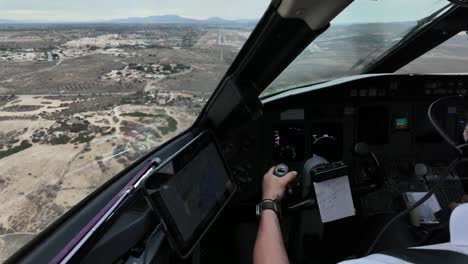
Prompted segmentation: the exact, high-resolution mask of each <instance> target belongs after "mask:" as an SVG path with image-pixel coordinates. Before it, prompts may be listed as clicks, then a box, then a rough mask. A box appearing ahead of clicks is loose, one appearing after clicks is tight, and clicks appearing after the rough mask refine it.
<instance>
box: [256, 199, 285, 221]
mask: <svg viewBox="0 0 468 264" xmlns="http://www.w3.org/2000/svg"><path fill="white" fill-rule="evenodd" d="M264 210H273V211H274V212H275V213H276V215H277V216H278V218H279V217H280V216H281V205H280V203H279V201H278V200H271V199H266V200H262V201H261V202H260V203H258V204H257V206H256V210H255V211H256V214H257V216H258V217H260V214H261V212H262V211H264Z"/></svg>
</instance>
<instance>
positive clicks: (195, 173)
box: [145, 132, 235, 256]
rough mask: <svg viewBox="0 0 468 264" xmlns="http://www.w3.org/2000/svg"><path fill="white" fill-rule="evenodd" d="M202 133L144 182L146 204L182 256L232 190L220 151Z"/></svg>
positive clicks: (189, 248) (233, 187) (206, 226)
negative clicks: (157, 215) (157, 217)
mask: <svg viewBox="0 0 468 264" xmlns="http://www.w3.org/2000/svg"><path fill="white" fill-rule="evenodd" d="M205 134H206V135H203V136H199V137H198V138H197V139H196V140H195V141H193V142H192V143H190V144H189V145H187V146H186V147H184V148H183V149H181V150H180V151H179V152H178V153H177V154H176V155H175V156H173V157H172V158H170V160H169V161H168V162H166V163H164V164H163V165H161V166H160V168H159V169H158V171H157V172H156V173H155V174H153V175H152V176H151V178H153V179H152V180H150V179H148V180H147V181H146V183H145V192H146V193H147V195H146V197H147V200H148V202H149V203H150V205H151V206H152V207H153V208H154V209H155V210H156V211H157V212H158V214H159V215H160V216H161V220H162V222H163V224H164V226H165V228H166V230H167V232H168V233H169V235H170V239H171V242H172V244H173V245H174V246H175V249H176V250H177V251H178V252H179V253H180V255H182V256H186V255H187V254H189V252H190V251H191V250H192V249H193V247H194V246H195V245H196V243H197V242H198V241H199V240H200V239H201V237H202V236H203V234H204V233H205V231H206V230H207V229H208V227H209V225H210V224H211V223H212V222H213V221H214V219H215V218H216V216H217V215H218V214H219V212H220V211H221V210H222V208H223V207H224V205H225V204H226V203H227V201H228V200H229V199H230V198H231V197H232V195H233V193H234V191H235V185H234V183H233V182H232V180H231V177H230V174H229V173H228V170H227V166H226V164H225V163H224V160H223V159H222V156H221V154H220V151H219V150H218V148H217V146H216V144H215V142H214V141H213V139H212V138H211V137H212V136H211V135H210V134H209V133H208V132H205ZM158 181H159V182H158ZM156 182H158V183H157V184H155V183H156Z"/></svg>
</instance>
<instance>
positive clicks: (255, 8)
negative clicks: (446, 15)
mask: <svg viewBox="0 0 468 264" xmlns="http://www.w3.org/2000/svg"><path fill="white" fill-rule="evenodd" d="M269 3H270V1H269V0H254V1H252V0H237V1H226V0H196V1H190V0H170V1H169V0H135V1H128V0H101V1H94V0H80V1H73V0H47V1H36V0H15V1H11V0H0V6H1V7H2V8H1V10H0V18H1V20H15V21H43V22H47V23H57V22H60V23H63V22H97V21H105V20H114V19H125V18H133V17H148V16H160V15H171V14H178V15H179V16H181V17H185V18H192V19H207V18H210V17H222V18H224V19H227V20H238V19H259V18H260V17H261V16H262V14H263V13H264V11H265V10H266V8H267V7H268V5H269ZM446 4H448V2H447V1H446V0H412V1H407V0H392V1H391V2H388V1H375V0H374V1H371V0H355V1H354V2H353V3H352V4H351V5H350V6H349V7H348V8H347V9H346V10H344V11H343V12H342V13H341V14H340V15H339V16H338V17H337V18H335V19H334V22H335V23H372V22H402V21H410V20H413V21H414V20H416V19H419V18H421V17H424V16H427V15H429V14H431V13H432V12H434V11H435V10H437V9H438V8H441V7H442V6H444V5H446Z"/></svg>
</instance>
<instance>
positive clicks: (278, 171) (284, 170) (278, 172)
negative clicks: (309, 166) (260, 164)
mask: <svg viewBox="0 0 468 264" xmlns="http://www.w3.org/2000/svg"><path fill="white" fill-rule="evenodd" d="M288 172H289V168H288V166H287V165H286V164H283V163H281V164H278V165H276V166H275V169H274V170H273V175H275V176H276V177H283V176H284V175H286V174H288Z"/></svg>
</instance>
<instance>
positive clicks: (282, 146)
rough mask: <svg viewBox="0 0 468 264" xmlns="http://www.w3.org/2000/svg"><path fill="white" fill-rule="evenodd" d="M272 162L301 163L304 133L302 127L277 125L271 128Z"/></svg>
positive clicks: (303, 154)
mask: <svg viewBox="0 0 468 264" xmlns="http://www.w3.org/2000/svg"><path fill="white" fill-rule="evenodd" d="M272 136H273V161H274V162H276V163H278V162H291V161H303V160H304V158H305V131H304V126H302V125H277V126H275V127H274V128H273V135H272Z"/></svg>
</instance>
